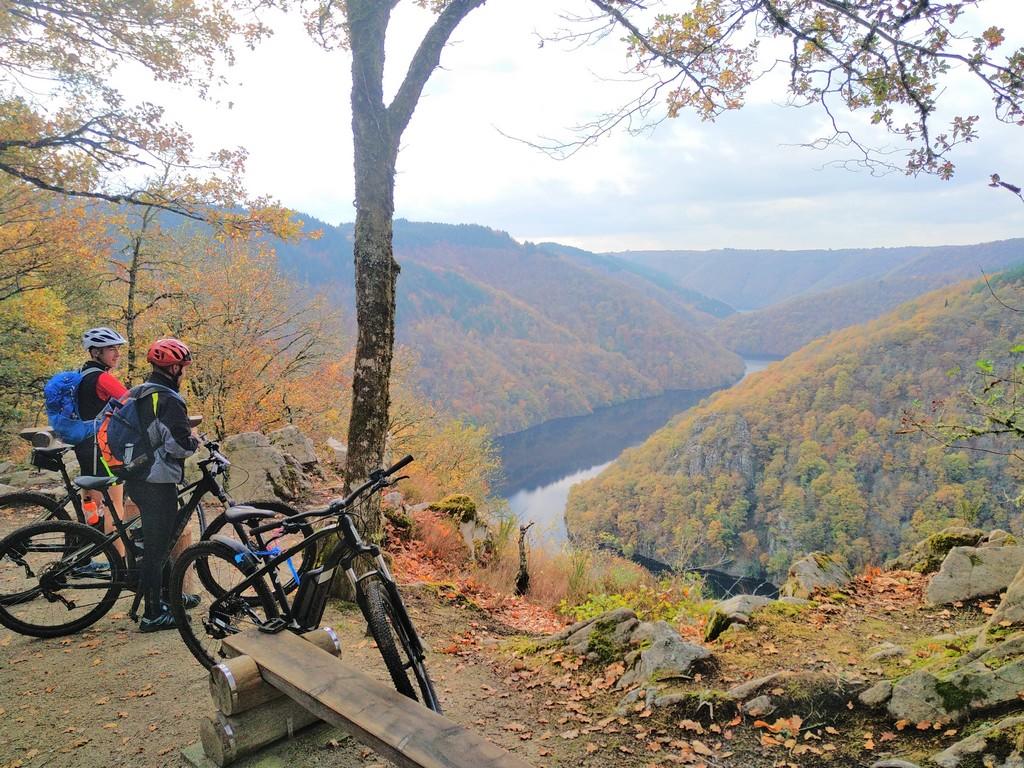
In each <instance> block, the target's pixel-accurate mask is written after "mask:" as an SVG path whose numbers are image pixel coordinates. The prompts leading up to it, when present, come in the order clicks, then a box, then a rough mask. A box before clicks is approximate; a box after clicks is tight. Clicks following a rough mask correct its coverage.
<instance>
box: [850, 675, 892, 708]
mask: <svg viewBox="0 0 1024 768" xmlns="http://www.w3.org/2000/svg"><path fill="white" fill-rule="evenodd" d="M891 696H892V683H890V682H889V681H888V680H880V681H879V682H877V683H875V684H874V685H872V686H871V687H870V688H868V689H867V690H865V691H861V693H860V696H858V697H857V699H858V700H859V701H860V703H861V704H863V705H864V706H865V707H870V708H871V709H874V708H875V707H880V706H882V705H883V704H885V703H886V702H887V701H889V699H890V697H891Z"/></svg>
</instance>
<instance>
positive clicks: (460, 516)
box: [430, 493, 477, 523]
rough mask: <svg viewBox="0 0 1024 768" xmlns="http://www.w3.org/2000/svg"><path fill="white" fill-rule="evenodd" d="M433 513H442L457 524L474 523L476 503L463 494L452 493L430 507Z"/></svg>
mask: <svg viewBox="0 0 1024 768" xmlns="http://www.w3.org/2000/svg"><path fill="white" fill-rule="evenodd" d="M430 509H432V510H434V511H435V512H443V513H444V514H446V515H448V516H449V517H451V518H452V519H453V520H455V522H457V523H471V522H474V521H476V519H477V513H476V502H475V501H473V499H472V498H471V497H469V496H467V495H466V494H464V493H453V494H450V495H448V496H445V497H444V498H443V499H441V500H440V501H435V502H434V503H433V504H431V505H430Z"/></svg>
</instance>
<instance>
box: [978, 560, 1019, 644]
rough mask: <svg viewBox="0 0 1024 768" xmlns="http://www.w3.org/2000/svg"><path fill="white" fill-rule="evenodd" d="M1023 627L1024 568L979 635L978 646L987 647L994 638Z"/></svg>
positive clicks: (1014, 578) (1015, 577) (1017, 574)
mask: <svg viewBox="0 0 1024 768" xmlns="http://www.w3.org/2000/svg"><path fill="white" fill-rule="evenodd" d="M1021 625H1024V567H1021V569H1020V570H1019V571H1017V573H1016V575H1014V577H1013V581H1011V582H1010V584H1009V586H1008V587H1007V588H1006V594H1005V595H1003V599H1002V600H1001V601H1000V602H999V607H997V608H996V611H995V613H993V614H992V615H991V616H990V617H989V620H988V623H987V624H986V625H985V627H984V630H983V631H982V632H981V633H980V634H979V635H978V646H979V647H982V646H985V645H987V644H988V643H989V640H990V638H992V637H993V636H996V637H998V636H999V635H1005V634H1006V633H1007V632H1008V631H1014V630H1015V629H1019V628H1020V627H1021Z"/></svg>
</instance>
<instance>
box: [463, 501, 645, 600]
mask: <svg viewBox="0 0 1024 768" xmlns="http://www.w3.org/2000/svg"><path fill="white" fill-rule="evenodd" d="M527 568H528V570H529V573H530V587H529V590H528V591H527V594H526V596H527V598H528V599H529V600H530V602H532V603H535V604H536V605H539V606H541V607H543V608H547V609H550V610H556V609H559V608H560V607H566V606H568V607H572V606H574V605H578V604H579V603H581V602H584V601H586V599H587V597H588V596H589V595H593V594H605V593H616V592H625V591H628V590H631V589H636V588H637V587H639V586H641V585H646V586H654V585H655V583H656V582H655V579H654V577H653V576H651V574H649V573H648V572H647V571H645V570H644V569H643V568H641V567H640V566H638V565H636V564H634V563H631V562H629V561H628V560H624V559H622V558H620V557H615V556H614V555H612V554H610V553H607V552H601V551H595V550H590V549H577V548H572V547H568V546H566V547H563V548H562V549H557V550H556V549H553V548H549V547H543V546H529V542H528V546H527ZM518 574H519V528H518V523H517V522H516V521H515V520H514V519H512V518H509V519H505V520H502V521H501V523H500V524H499V526H498V528H497V531H496V533H495V547H494V554H493V556H492V557H491V559H490V560H489V562H487V563H486V564H483V565H481V566H479V567H478V568H477V570H476V572H475V573H474V578H475V579H476V580H477V581H479V582H480V583H481V584H484V585H486V586H487V587H489V588H491V589H493V590H496V591H498V592H505V593H508V594H511V593H512V592H513V591H514V589H515V582H516V576H517V575H518Z"/></svg>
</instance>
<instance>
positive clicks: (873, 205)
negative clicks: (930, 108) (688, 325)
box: [119, 0, 1024, 251]
mask: <svg viewBox="0 0 1024 768" xmlns="http://www.w3.org/2000/svg"><path fill="white" fill-rule="evenodd" d="M982 8H983V11H982V12H978V13H977V19H976V21H977V23H978V28H979V30H980V29H983V28H984V27H986V26H988V25H990V24H999V25H1000V26H1004V27H1006V30H1007V37H1008V39H1009V40H1010V41H1011V42H1013V41H1014V40H1017V41H1024V3H1022V2H1021V0H984V2H983V3H982ZM566 10H568V11H570V12H572V11H581V12H584V13H585V12H586V3H585V2H584V0H490V2H488V3H486V4H485V5H484V6H483V7H482V8H480V9H478V10H476V11H473V12H472V13H471V14H470V16H469V17H468V18H467V19H466V21H464V22H463V24H462V25H461V26H460V27H459V28H458V29H457V30H456V31H455V33H454V35H453V37H452V41H451V43H450V44H449V46H448V48H447V49H446V50H445V52H444V54H443V56H442V59H441V64H442V67H441V69H440V70H438V71H437V72H435V73H434V75H433V77H432V78H431V80H430V82H429V83H428V85H427V88H426V90H425V92H424V95H423V98H422V99H421V101H420V104H419V107H418V108H417V110H416V113H415V115H414V116H413V119H412V123H411V124H410V126H409V128H408V129H407V130H406V133H405V135H404V137H403V141H402V147H401V151H400V154H399V160H398V175H397V178H396V193H395V194H396V216H399V217H404V218H407V219H410V220H414V221H435V222H445V223H452V224H457V223H472V224H482V225H485V226H489V227H492V228H494V229H500V230H504V231H507V232H509V233H510V234H511V235H512V236H513V237H515V238H516V239H518V240H521V241H522V240H531V241H534V242H540V241H548V240H553V241H557V242H561V243H565V244H569V245H575V246H578V247H581V248H587V249H589V250H595V251H622V250H645V249H709V248H726V247H731V248H782V249H793V248H846V247H875V246H900V245H940V244H968V243H975V242H985V241H991V240H999V239H1005V238H1011V237H1022V236H1024V203H1022V202H1021V200H1019V199H1017V198H1015V197H1014V196H1013V195H1011V194H1009V193H1007V192H1005V191H1003V190H994V189H991V188H990V187H988V185H987V183H988V180H989V175H990V174H991V173H993V172H998V173H1000V174H1001V175H1002V177H1003V178H1004V179H1006V180H1009V181H1014V180H1016V181H1017V182H1018V183H1019V182H1020V181H1021V179H1024V153H1022V152H1021V151H1020V150H1021V147H1022V146H1024V144H1022V140H1024V128H1021V127H1013V126H1005V125H1001V124H998V123H996V122H995V121H994V120H991V119H989V120H986V121H983V123H982V126H981V139H980V140H979V141H978V142H976V143H974V144H971V145H967V146H965V147H962V148H961V149H960V150H959V151H958V152H957V154H956V155H954V157H953V159H954V161H955V162H956V163H957V166H958V169H957V174H956V176H955V178H954V179H953V180H952V181H949V182H943V181H940V180H937V179H935V178H931V177H924V176H922V177H917V178H909V177H906V176H905V175H903V174H899V173H896V174H890V175H887V176H882V177H877V176H872V175H870V174H868V173H866V172H854V171H850V170H846V169H843V168H839V167H834V166H833V165H831V164H830V161H835V160H842V159H845V158H847V157H849V155H846V154H842V153H838V154H837V153H823V152H819V151H815V150H811V149H807V148H805V147H800V146H796V145H798V144H800V143H802V142H809V141H812V140H813V139H814V138H816V137H817V136H819V135H820V130H821V128H822V115H821V113H820V112H815V111H813V110H811V109H793V108H787V107H785V106H783V105H782V101H783V100H784V98H785V94H784V91H783V88H782V86H781V85H780V81H779V79H778V78H777V77H774V76H770V77H768V78H766V79H765V80H764V81H762V82H761V83H759V84H757V85H756V86H755V87H754V88H753V89H752V90H751V92H750V94H749V98H748V100H747V105H746V106H745V107H744V108H743V109H742V110H739V111H737V112H731V113H728V114H726V115H724V116H722V117H720V118H718V119H717V120H716V121H715V122H714V123H702V122H701V121H700V120H699V119H698V118H697V117H696V116H694V115H692V114H688V113H686V114H684V115H682V116H680V117H679V118H677V119H674V120H669V121H664V122H662V123H661V124H660V125H659V126H657V127H656V128H655V129H654V130H653V131H651V132H648V133H645V134H643V135H640V136H629V135H626V134H625V133H621V132H620V133H617V134H614V135H612V136H609V137H607V138H605V139H603V140H602V141H600V142H598V143H597V144H596V145H595V146H592V147H589V148H586V149H584V150H582V151H581V152H579V153H577V154H576V155H574V156H573V157H571V158H570V159H567V160H555V159H552V158H551V157H549V156H548V155H546V154H544V153H541V152H539V151H537V150H536V149H534V148H531V147H530V146H528V145H526V144H524V143H522V142H517V141H514V140H512V139H510V138H508V137H507V136H509V135H511V136H515V137H518V138H521V139H524V140H533V141H538V140H540V139H541V138H542V137H556V138H564V137H568V136H570V135H571V132H570V130H569V129H570V127H571V126H573V125H576V124H579V123H581V122H585V121H587V120H588V119H592V118H593V117H594V116H595V115H597V114H600V113H601V112H604V111H607V110H610V109H613V108H615V107H617V106H618V105H619V103H620V102H621V101H624V100H625V99H626V98H628V96H629V94H631V93H634V92H635V88H636V85H635V83H632V82H629V81H628V79H627V78H624V77H623V76H622V74H621V71H622V70H623V68H624V66H625V58H624V54H623V48H622V45H621V43H619V41H618V40H616V39H606V40H604V41H603V42H602V43H600V44H599V45H597V46H593V47H588V48H583V49H577V50H571V49H570V48H569V47H567V46H565V45H563V44H557V43H554V42H551V41H548V42H546V43H545V44H544V45H540V42H541V38H542V36H549V35H550V33H552V32H554V31H555V30H557V29H559V28H561V27H564V26H565V24H564V21H563V20H562V19H561V18H560V16H559V13H560V12H564V11H566ZM264 19H265V21H267V22H268V23H269V24H270V25H271V26H272V27H273V29H274V35H273V37H272V38H271V39H270V40H269V41H267V42H264V43H262V44H261V45H259V46H258V47H257V49H256V50H255V51H252V52H248V51H243V52H241V54H240V56H239V59H238V62H237V64H236V66H235V67H233V68H232V69H231V70H229V71H228V73H227V74H228V80H229V83H228V85H226V86H224V87H221V88H219V89H218V90H217V91H216V92H215V97H216V98H215V100H211V101H208V102H200V101H198V100H197V99H196V98H194V97H193V96H192V95H191V94H188V93H184V92H181V91H178V90H175V89H172V88H170V87H163V86H158V85H153V84H151V83H148V82H145V81H144V80H143V79H142V78H139V77H138V76H136V75H135V74H134V73H127V74H124V73H122V74H121V75H119V77H121V78H122V82H121V85H122V87H123V89H124V90H125V91H126V92H127V93H128V94H129V95H134V96H136V97H142V98H146V99H149V100H153V101H157V102H158V103H163V104H164V105H166V106H167V108H168V111H169V116H170V117H172V118H174V119H177V120H178V121H179V122H181V123H183V124H184V125H185V126H186V127H187V128H189V129H190V130H191V131H192V132H193V133H194V135H195V136H196V139H197V144H198V145H199V146H200V147H205V148H210V149H212V148H214V147H220V146H236V145H241V146H244V147H246V148H247V149H248V151H249V155H250V156H249V163H248V171H247V183H248V187H249V189H250V191H251V192H252V193H253V194H254V195H261V194H269V195H271V196H273V197H275V198H277V199H279V200H280V201H281V202H282V203H284V204H285V205H287V206H289V207H292V208H295V209H297V210H299V211H302V212H304V213H308V214H311V215H313V216H315V217H317V218H319V219H321V220H323V221H326V222H328V223H331V224H338V223H342V222H348V221H352V220H353V218H354V215H355V213H354V209H353V206H352V198H353V196H354V195H353V182H352V140H351V129H350V119H351V118H350V113H349V109H348V102H349V88H350V78H349V67H350V61H349V57H348V55H347V54H346V53H345V52H344V51H335V52H325V51H322V50H320V49H318V48H317V47H316V46H315V45H313V44H312V43H311V42H310V41H309V39H308V38H307V37H306V35H305V32H304V31H303V30H302V28H301V24H300V21H299V19H298V18H297V17H295V16H284V15H268V16H265V17H264ZM430 20H431V17H430V15H429V14H428V13H426V12H425V11H422V10H420V9H418V8H416V7H415V6H414V5H412V3H410V2H408V0H406V2H404V3H402V4H401V5H400V6H399V9H398V10H397V11H396V14H395V16H394V19H393V22H392V27H391V29H390V31H389V41H388V59H387V61H388V69H387V78H386V80H387V87H388V88H389V89H390V91H389V92H388V94H386V95H389V94H390V93H393V92H394V89H395V88H396V87H397V84H398V82H399V78H400V76H401V75H402V74H404V69H405V67H406V66H407V64H408V60H409V57H410V56H411V53H412V51H413V50H414V48H415V46H416V44H417V43H418V40H419V39H420V36H421V35H422V32H423V31H424V29H425V26H426V25H427V24H429V22H430ZM972 21H974V20H972ZM779 76H780V77H781V76H782V73H780V75H779ZM944 99H945V100H946V101H947V102H948V104H949V106H950V109H951V110H953V111H958V110H967V111H969V112H976V113H979V114H982V115H983V116H987V115H989V114H990V113H991V108H990V106H989V102H988V101H986V100H985V99H984V95H983V94H982V93H981V91H980V90H979V89H978V88H977V87H975V86H974V85H973V84H972V83H970V82H969V81H968V80H967V79H966V78H960V79H959V80H957V81H955V82H954V84H953V85H952V86H951V87H950V89H949V91H948V92H947V93H946V94H945V95H944ZM228 103H230V105H231V106H230V108H228ZM851 125H859V126H861V129H862V130H863V131H867V132H869V131H870V127H868V126H866V125H865V124H864V120H863V119H862V118H858V119H857V122H856V123H854V122H851ZM866 135H868V136H870V133H867V134H866ZM886 141H887V142H888V143H889V144H891V143H892V142H891V140H886Z"/></svg>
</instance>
